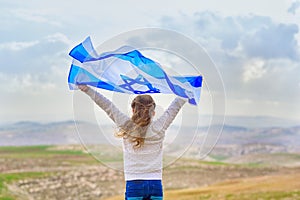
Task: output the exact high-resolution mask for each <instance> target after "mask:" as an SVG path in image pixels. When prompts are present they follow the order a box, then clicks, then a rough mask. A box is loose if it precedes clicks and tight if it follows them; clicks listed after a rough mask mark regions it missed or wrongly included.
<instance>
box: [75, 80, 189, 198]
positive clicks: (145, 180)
mask: <svg viewBox="0 0 300 200" xmlns="http://www.w3.org/2000/svg"><path fill="white" fill-rule="evenodd" d="M78 87H79V89H80V90H81V91H83V92H85V93H86V94H87V95H89V96H90V97H91V98H92V99H93V100H94V101H95V103H96V104H97V105H98V106H99V107H100V108H102V109H103V110H104V111H105V112H106V113H107V115H108V116H109V117H110V118H111V119H112V120H113V121H114V123H115V124H116V125H117V126H118V127H119V132H118V133H117V136H119V137H122V138H123V157H124V175H125V181H126V192H125V200H162V199H163V189H162V150H163V147H162V146H163V140H164V137H165V131H166V129H167V128H168V127H169V126H170V124H171V123H172V121H173V120H174V118H175V117H176V115H177V113H178V112H179V110H180V108H181V107H182V106H183V105H184V104H185V102H186V100H183V99H181V98H178V97H177V98H175V100H174V101H173V102H172V103H171V105H170V106H169V107H168V109H167V110H166V111H165V112H164V113H163V115H162V116H161V117H159V118H158V119H157V120H155V121H153V120H152V118H153V116H154V114H155V102H154V101H153V99H152V97H151V96H150V95H138V96H137V97H135V98H134V99H133V101H132V103H131V108H132V112H133V114H132V116H131V118H130V117H128V116H127V115H125V114H124V113H122V112H121V111H120V110H119V109H118V108H117V107H116V106H115V105H114V104H113V103H112V102H111V101H110V100H108V99H107V98H105V97H104V96H103V95H101V94H100V93H98V92H96V91H94V90H93V89H91V88H90V87H88V86H86V85H78Z"/></svg>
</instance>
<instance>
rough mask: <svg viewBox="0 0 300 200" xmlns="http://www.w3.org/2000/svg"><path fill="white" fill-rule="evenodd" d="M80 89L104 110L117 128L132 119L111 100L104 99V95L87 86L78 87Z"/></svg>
mask: <svg viewBox="0 0 300 200" xmlns="http://www.w3.org/2000/svg"><path fill="white" fill-rule="evenodd" d="M78 88H79V89H80V90H81V91H83V92H85V93H86V94H87V95H88V96H90V97H91V99H93V101H94V102H95V103H96V104H97V105H98V106H99V107H100V108H102V109H103V110H104V111H105V112H106V114H107V115H108V116H109V118H110V119H112V120H113V121H114V123H115V124H116V125H117V126H122V125H123V124H124V123H125V122H127V121H128V120H130V118H129V117H128V116H127V115H125V114H124V113H122V112H121V111H120V110H119V109H118V108H117V107H116V106H115V105H114V104H113V103H112V102H111V101H110V100H109V99H107V98H106V97H104V96H103V95H102V94H100V93H98V92H96V91H95V90H93V89H92V88H90V87H88V86H86V85H78Z"/></svg>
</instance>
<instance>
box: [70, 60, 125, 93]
mask: <svg viewBox="0 0 300 200" xmlns="http://www.w3.org/2000/svg"><path fill="white" fill-rule="evenodd" d="M78 75H80V76H81V77H80V79H81V80H78ZM68 82H69V83H73V84H75V85H80V84H84V85H91V86H94V87H97V88H102V89H106V90H111V91H116V92H123V90H120V89H118V88H117V87H116V86H114V85H113V84H109V83H107V82H104V81H102V80H100V79H98V78H96V77H95V76H94V75H93V74H91V73H89V72H88V71H87V70H85V69H83V68H81V67H78V66H76V65H71V69H70V73H69V77H68ZM70 89H71V88H70Z"/></svg>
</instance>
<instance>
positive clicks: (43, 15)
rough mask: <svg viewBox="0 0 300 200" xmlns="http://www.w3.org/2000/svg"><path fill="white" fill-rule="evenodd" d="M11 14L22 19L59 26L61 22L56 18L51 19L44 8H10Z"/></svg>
mask: <svg viewBox="0 0 300 200" xmlns="http://www.w3.org/2000/svg"><path fill="white" fill-rule="evenodd" d="M11 14H12V15H13V16H14V17H16V18H18V19H20V20H24V21H29V22H34V23H43V24H48V25H53V26H61V23H60V22H59V21H57V20H54V19H51V17H50V15H49V14H47V12H46V11H45V10H39V9H23V8H19V9H14V10H11Z"/></svg>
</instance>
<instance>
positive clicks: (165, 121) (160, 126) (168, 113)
mask: <svg viewBox="0 0 300 200" xmlns="http://www.w3.org/2000/svg"><path fill="white" fill-rule="evenodd" d="M185 103H186V100H184V99H181V98H178V97H176V98H175V99H174V100H173V101H172V103H171V104H170V105H169V107H168V108H167V110H165V112H164V113H163V114H162V116H161V117H159V118H158V119H157V120H156V121H154V122H153V126H152V129H153V130H154V131H157V132H161V133H164V132H165V131H166V130H167V128H168V127H169V126H170V125H171V123H172V122H173V120H174V119H175V117H176V116H177V114H178V112H179V110H180V109H181V108H182V106H183V105H184V104H185Z"/></svg>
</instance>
